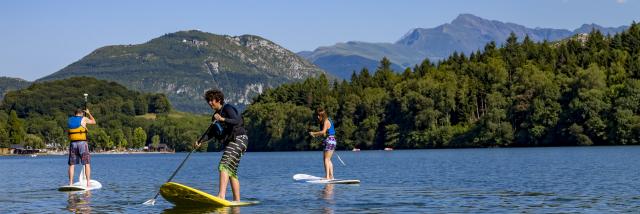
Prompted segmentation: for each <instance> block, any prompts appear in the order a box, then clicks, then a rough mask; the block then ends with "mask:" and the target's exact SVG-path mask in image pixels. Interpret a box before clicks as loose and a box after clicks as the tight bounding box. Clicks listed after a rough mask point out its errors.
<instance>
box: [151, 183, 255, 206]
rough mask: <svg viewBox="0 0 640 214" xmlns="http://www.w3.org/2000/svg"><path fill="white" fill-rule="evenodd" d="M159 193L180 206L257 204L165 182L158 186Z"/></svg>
mask: <svg viewBox="0 0 640 214" xmlns="http://www.w3.org/2000/svg"><path fill="white" fill-rule="evenodd" d="M160 195H162V197H163V198H164V199H166V200H167V201H169V202H171V203H172V204H175V205H176V206H180V207H231V206H247V205H253V204H258V203H259V202H258V201H240V202H236V201H227V200H224V199H221V198H218V197H216V196H213V195H209V193H206V192H203V191H200V190H197V189H194V188H191V187H188V186H185V185H182V184H179V183H175V182H167V183H165V184H163V185H162V187H160Z"/></svg>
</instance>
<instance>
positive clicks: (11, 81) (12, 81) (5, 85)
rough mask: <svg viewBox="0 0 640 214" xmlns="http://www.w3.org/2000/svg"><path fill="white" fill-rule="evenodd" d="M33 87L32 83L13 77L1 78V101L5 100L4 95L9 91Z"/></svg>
mask: <svg viewBox="0 0 640 214" xmlns="http://www.w3.org/2000/svg"><path fill="white" fill-rule="evenodd" d="M29 85H31V82H29V81H26V80H23V79H20V78H12V77H0V100H2V99H3V98H4V95H5V94H6V93H7V92H9V91H14V90H18V89H23V88H26V87H27V86H29Z"/></svg>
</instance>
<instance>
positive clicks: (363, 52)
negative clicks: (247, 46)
mask: <svg viewBox="0 0 640 214" xmlns="http://www.w3.org/2000/svg"><path fill="white" fill-rule="evenodd" d="M626 28H627V26H620V27H602V26H599V25H596V24H584V25H582V26H580V27H579V28H577V29H575V30H572V31H570V30H566V29H552V28H528V27H525V26H522V25H518V24H514V23H505V22H500V21H495V20H488V19H484V18H481V17H478V16H474V15H471V14H460V15H458V17H456V18H455V19H454V20H453V21H452V22H451V23H446V24H442V25H440V26H437V27H434V28H416V29H412V30H410V31H409V32H407V33H406V34H405V35H404V36H402V37H400V39H399V40H398V41H396V42H394V43H369V42H353V41H352V42H345V43H337V44H335V45H333V46H327V47H319V48H317V49H315V50H313V51H303V52H299V53H298V55H300V56H302V57H304V58H306V59H308V60H309V61H311V62H313V63H314V64H316V65H318V66H319V67H320V68H322V69H324V70H326V71H327V72H329V73H331V74H333V75H334V76H337V77H340V78H345V79H348V78H349V77H350V76H351V73H352V72H353V71H356V72H357V71H360V70H361V69H362V68H363V67H366V68H368V69H369V70H374V69H375V68H376V67H377V66H378V65H379V61H380V60H381V59H382V58H383V57H387V58H388V59H389V60H390V61H391V62H392V63H393V67H394V68H395V70H396V71H401V69H403V68H405V67H411V66H413V65H415V64H418V63H420V62H421V61H422V60H424V59H425V58H429V59H430V60H431V61H438V60H441V59H444V58H446V57H448V56H449V55H451V54H452V53H453V52H458V53H465V54H469V53H471V52H473V51H476V50H481V49H482V48H483V47H484V46H485V45H486V44H487V43H489V42H491V41H494V42H496V44H498V45H500V44H502V43H503V42H504V41H506V39H507V38H508V37H509V34H510V33H511V32H513V33H515V35H516V36H518V38H520V39H522V38H524V37H525V36H527V35H528V36H529V38H531V39H532V40H533V41H538V42H540V41H544V40H547V41H557V40H562V39H564V38H567V37H571V36H573V35H575V34H581V33H589V32H591V31H592V30H593V29H596V30H599V31H600V32H602V33H603V34H605V35H607V34H611V35H613V34H615V33H617V32H621V31H623V30H625V29H626Z"/></svg>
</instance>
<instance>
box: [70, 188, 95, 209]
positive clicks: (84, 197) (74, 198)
mask: <svg viewBox="0 0 640 214" xmlns="http://www.w3.org/2000/svg"><path fill="white" fill-rule="evenodd" d="M67 196H68V199H67V202H68V204H67V210H69V211H71V212H75V213H91V191H81V192H69V193H67Z"/></svg>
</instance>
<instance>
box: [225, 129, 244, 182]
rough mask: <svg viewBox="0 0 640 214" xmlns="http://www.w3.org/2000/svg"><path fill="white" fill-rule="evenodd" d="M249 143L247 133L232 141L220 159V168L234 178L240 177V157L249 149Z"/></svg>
mask: <svg viewBox="0 0 640 214" xmlns="http://www.w3.org/2000/svg"><path fill="white" fill-rule="evenodd" d="M248 144H249V138H248V137H247V135H238V136H236V138H235V141H231V142H229V143H228V144H227V146H226V147H225V148H224V153H223V154H222V159H220V165H219V166H218V170H220V171H221V172H222V171H224V172H226V173H227V174H229V176H231V177H233V178H236V179H237V178H238V166H239V165H240V158H242V155H243V154H244V152H245V151H247V145H248Z"/></svg>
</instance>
